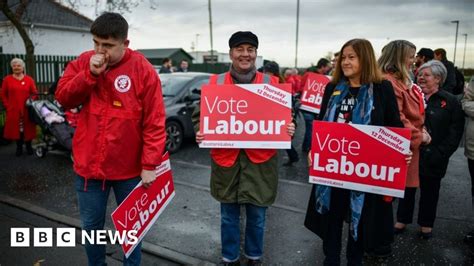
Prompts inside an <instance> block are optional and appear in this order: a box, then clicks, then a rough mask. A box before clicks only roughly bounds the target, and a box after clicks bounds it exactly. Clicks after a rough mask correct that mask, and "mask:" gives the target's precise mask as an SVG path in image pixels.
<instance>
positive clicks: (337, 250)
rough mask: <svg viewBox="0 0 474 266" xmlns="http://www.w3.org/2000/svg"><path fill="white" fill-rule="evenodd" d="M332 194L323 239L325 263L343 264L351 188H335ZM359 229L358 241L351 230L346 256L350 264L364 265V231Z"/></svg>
mask: <svg viewBox="0 0 474 266" xmlns="http://www.w3.org/2000/svg"><path fill="white" fill-rule="evenodd" d="M332 192H333V193H332V194H331V210H330V211H329V213H328V215H329V217H328V219H329V221H328V224H329V226H328V232H327V234H326V237H325V238H324V239H323V252H324V255H325V256H326V257H325V259H324V265H340V264H341V258H340V255H341V243H342V240H341V238H342V227H343V224H344V218H345V215H344V214H345V213H347V212H346V211H347V210H348V209H349V206H348V204H349V190H342V189H333V191H332ZM360 228H361V227H360V226H359V230H358V234H357V235H358V238H357V241H355V240H354V238H353V237H352V235H351V233H350V230H349V236H348V241H347V249H346V258H347V264H348V265H362V259H363V255H364V246H363V240H362V236H363V232H362V231H361V230H360Z"/></svg>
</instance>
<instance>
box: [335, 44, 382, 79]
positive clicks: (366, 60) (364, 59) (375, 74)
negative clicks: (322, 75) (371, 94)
mask: <svg viewBox="0 0 474 266" xmlns="http://www.w3.org/2000/svg"><path fill="white" fill-rule="evenodd" d="M348 46H352V49H354V51H355V53H356V54H357V56H358V57H359V65H360V68H361V74H360V83H361V84H369V83H380V82H382V80H383V77H382V74H381V73H380V70H379V68H378V66H377V60H375V52H374V48H373V47H372V44H371V43H370V42H369V41H368V40H365V39H352V40H350V41H348V42H346V43H345V44H344V45H343V46H342V48H341V51H340V52H339V55H340V56H339V57H338V58H337V63H336V70H335V71H334V73H333V76H332V83H333V84H337V83H339V82H340V81H341V79H342V78H343V77H345V76H344V73H343V72H342V68H341V63H342V56H341V55H342V52H343V50H344V49H345V48H346V47H348Z"/></svg>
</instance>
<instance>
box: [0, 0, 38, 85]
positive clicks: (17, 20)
mask: <svg viewBox="0 0 474 266" xmlns="http://www.w3.org/2000/svg"><path fill="white" fill-rule="evenodd" d="M28 4H29V1H28V0H20V1H19V3H18V6H17V7H16V8H15V9H14V10H12V9H11V7H10V6H9V4H8V1H7V0H0V10H2V12H3V14H5V16H6V17H7V18H8V20H10V22H11V23H12V24H13V26H14V27H15V28H16V30H17V31H18V33H19V34H20V36H21V39H22V40H23V44H24V45H25V50H26V72H27V73H28V75H30V76H32V77H33V78H35V77H36V71H35V65H36V62H35V46H34V45H33V42H32V41H31V39H30V36H29V35H28V33H27V32H26V29H25V26H24V25H23V23H22V22H21V17H22V16H23V14H24V13H25V10H26V8H27V6H28Z"/></svg>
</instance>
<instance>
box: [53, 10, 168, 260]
mask: <svg viewBox="0 0 474 266" xmlns="http://www.w3.org/2000/svg"><path fill="white" fill-rule="evenodd" d="M91 33H92V35H93V41H94V50H93V51H87V52H85V53H83V54H81V55H80V56H79V58H78V59H77V60H74V61H72V62H71V63H70V64H69V65H68V67H67V69H66V71H65V73H64V75H63V77H62V78H61V80H60V81H59V84H58V88H57V91H56V98H57V100H58V101H59V103H61V105H62V106H63V107H64V108H65V109H71V108H75V107H78V106H79V105H82V110H81V112H80V114H79V119H78V123H77V129H76V132H75V135H74V139H73V154H74V171H75V172H76V174H77V178H76V191H77V195H78V200H79V210H80V216H81V221H82V226H83V229H84V230H87V231H90V230H100V229H103V227H104V221H105V213H106V209H107V198H108V195H109V192H110V189H111V188H113V190H114V194H115V199H116V201H117V204H120V203H121V202H122V201H123V200H124V199H125V197H126V196H127V195H128V194H129V193H130V191H131V190H132V189H133V188H134V187H135V186H136V185H137V184H138V183H139V182H140V181H142V182H143V185H144V187H148V186H149V185H150V184H151V183H152V182H153V181H154V179H155V178H156V177H155V173H154V169H155V168H156V166H158V165H160V163H161V158H162V154H163V150H164V148H165V141H166V134H165V110H164V106H163V97H162V93H161V83H160V80H159V78H158V75H157V74H156V72H155V70H154V69H153V67H152V66H151V65H150V63H148V61H147V60H146V59H145V58H144V57H143V55H141V54H140V53H137V52H135V51H132V50H130V49H128V44H129V40H128V39H127V34H128V23H127V21H126V20H125V19H124V18H123V17H122V16H121V15H119V14H117V13H104V14H103V15H101V16H99V17H98V18H97V19H96V20H95V21H94V23H93V24H92V26H91ZM86 252H87V256H88V260H89V265H103V264H105V246H104V245H90V244H86ZM140 259H141V253H140V246H138V247H137V248H136V249H135V250H134V251H133V253H132V254H131V255H130V256H129V258H128V259H125V258H124V264H126V265H139V264H140Z"/></svg>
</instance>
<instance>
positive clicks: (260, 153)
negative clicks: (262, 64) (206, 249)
mask: <svg viewBox="0 0 474 266" xmlns="http://www.w3.org/2000/svg"><path fill="white" fill-rule="evenodd" d="M229 47H230V51H229V57H230V59H231V61H232V65H231V67H230V70H229V72H226V73H223V74H220V75H214V76H212V77H211V79H210V81H209V83H210V84H246V83H247V84H249V83H272V84H277V83H278V78H277V77H274V76H273V77H270V76H269V75H266V74H263V73H261V72H257V69H256V68H255V59H256V58H257V48H258V38H257V36H256V35H255V34H253V33H252V32H249V31H239V32H236V33H234V34H233V35H232V36H231V37H230V39H229ZM199 115H200V110H199V108H197V109H196V111H195V112H194V113H193V122H194V123H195V130H196V131H197V133H196V142H198V143H201V142H202V141H203V140H204V139H205V135H204V134H202V133H200V132H199ZM294 131H295V125H294V124H293V123H290V124H288V126H287V133H288V134H289V135H290V136H292V135H293V134H294ZM277 156H278V154H277V151H276V150H273V149H225V148H224V149H211V158H212V165H211V194H212V196H213V197H214V198H215V199H216V200H218V201H219V202H220V203H221V242H222V264H224V265H239V260H240V208H241V206H244V207H245V209H246V219H247V221H246V227H245V248H244V252H245V256H246V257H247V265H261V258H262V255H263V236H264V231H265V213H266V209H267V207H268V206H270V205H271V204H272V203H273V202H274V201H275V198H276V192H277V186H278V164H277Z"/></svg>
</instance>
